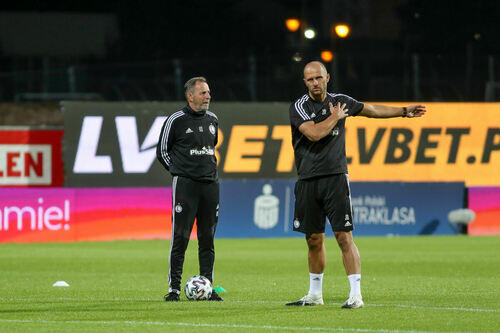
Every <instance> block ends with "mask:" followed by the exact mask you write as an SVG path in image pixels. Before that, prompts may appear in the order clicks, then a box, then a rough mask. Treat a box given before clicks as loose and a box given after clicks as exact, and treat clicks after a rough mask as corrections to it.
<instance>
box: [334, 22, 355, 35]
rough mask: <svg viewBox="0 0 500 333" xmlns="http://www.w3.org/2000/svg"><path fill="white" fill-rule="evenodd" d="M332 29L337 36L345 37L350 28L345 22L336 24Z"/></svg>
mask: <svg viewBox="0 0 500 333" xmlns="http://www.w3.org/2000/svg"><path fill="white" fill-rule="evenodd" d="M334 30H335V33H336V34H337V36H339V37H340V38H345V37H347V35H349V32H350V30H351V29H349V26H348V25H347V24H337V25H336V26H335V28H334Z"/></svg>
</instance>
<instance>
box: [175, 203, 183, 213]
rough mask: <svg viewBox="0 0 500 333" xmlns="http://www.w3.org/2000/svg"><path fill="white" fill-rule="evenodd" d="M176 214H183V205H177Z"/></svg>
mask: <svg viewBox="0 0 500 333" xmlns="http://www.w3.org/2000/svg"><path fill="white" fill-rule="evenodd" d="M175 212H176V213H180V212H182V206H181V204H177V205H175Z"/></svg>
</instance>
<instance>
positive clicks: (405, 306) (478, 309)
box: [0, 297, 500, 313]
mask: <svg viewBox="0 0 500 333" xmlns="http://www.w3.org/2000/svg"><path fill="white" fill-rule="evenodd" d="M0 301H2V302H4V301H7V302H9V301H45V302H51V301H53V302H54V301H79V302H82V301H84V302H92V301H94V302H123V301H126V302H160V303H161V302H162V300H161V298H110V299H98V298H72V297H55V298H39V297H11V298H5V297H0ZM286 302H287V301H268V300H225V301H224V303H253V304H285V303H286ZM342 304H344V303H333V302H332V303H326V304H325V305H326V306H328V305H342ZM366 306H367V307H370V306H376V307H395V308H408V309H424V310H447V311H465V312H491V313H500V309H480V308H459V307H447V306H424V305H405V304H373V303H367V304H366Z"/></svg>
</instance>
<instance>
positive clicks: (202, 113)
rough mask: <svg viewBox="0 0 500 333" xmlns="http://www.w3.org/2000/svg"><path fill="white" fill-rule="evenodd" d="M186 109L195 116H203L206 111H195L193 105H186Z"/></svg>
mask: <svg viewBox="0 0 500 333" xmlns="http://www.w3.org/2000/svg"><path fill="white" fill-rule="evenodd" d="M185 110H186V112H187V113H189V114H190V115H192V116H193V117H203V116H204V115H205V113H206V111H203V110H202V111H195V110H193V109H191V107H190V106H189V104H188V105H186V107H185Z"/></svg>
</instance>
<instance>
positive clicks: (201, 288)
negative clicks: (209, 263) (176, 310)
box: [184, 275, 212, 301]
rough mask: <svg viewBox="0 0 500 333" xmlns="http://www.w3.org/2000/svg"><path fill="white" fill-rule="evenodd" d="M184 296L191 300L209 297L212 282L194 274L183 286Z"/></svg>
mask: <svg viewBox="0 0 500 333" xmlns="http://www.w3.org/2000/svg"><path fill="white" fill-rule="evenodd" d="M184 292H185V293H186V297H187V299H188V300H191V301H202V300H206V299H209V298H210V296H212V284H211V283H210V281H209V280H208V279H207V278H206V277H204V276H201V275H195V276H192V277H190V278H189V280H187V282H186V285H185V286H184Z"/></svg>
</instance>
